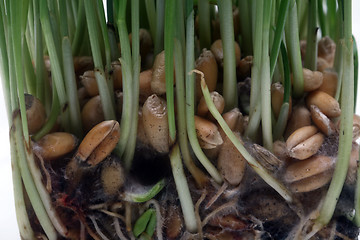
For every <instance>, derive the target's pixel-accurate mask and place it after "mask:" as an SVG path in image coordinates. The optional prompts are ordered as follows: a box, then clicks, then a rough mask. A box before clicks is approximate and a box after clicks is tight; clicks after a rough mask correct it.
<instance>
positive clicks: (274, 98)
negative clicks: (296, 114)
mask: <svg viewBox="0 0 360 240" xmlns="http://www.w3.org/2000/svg"><path fill="white" fill-rule="evenodd" d="M283 103H284V87H283V85H282V84H281V83H279V82H276V83H273V84H272V85H271V107H272V110H273V112H274V115H275V117H276V118H278V117H279V114H280V110H281V107H282V105H283ZM291 111H292V101H291V97H290V98H289V114H288V117H290V116H291Z"/></svg>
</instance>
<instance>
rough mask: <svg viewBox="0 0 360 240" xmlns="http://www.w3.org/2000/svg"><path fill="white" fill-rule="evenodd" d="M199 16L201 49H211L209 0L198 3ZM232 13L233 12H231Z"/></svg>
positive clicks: (201, 0)
mask: <svg viewBox="0 0 360 240" xmlns="http://www.w3.org/2000/svg"><path fill="white" fill-rule="evenodd" d="M198 12H199V13H198V15H199V40H200V49H203V48H206V49H210V46H211V28H210V24H211V21H210V4H209V1H208V0H199V1H198ZM231 13H232V11H231Z"/></svg>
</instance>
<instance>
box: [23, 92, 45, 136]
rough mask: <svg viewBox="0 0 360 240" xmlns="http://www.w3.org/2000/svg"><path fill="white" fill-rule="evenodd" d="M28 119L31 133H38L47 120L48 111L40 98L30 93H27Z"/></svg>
mask: <svg viewBox="0 0 360 240" xmlns="http://www.w3.org/2000/svg"><path fill="white" fill-rule="evenodd" d="M25 106H26V119H27V124H28V130H29V134H31V135H32V134H35V133H37V132H38V131H39V130H40V129H41V128H42V126H44V124H45V122H46V112H45V107H44V105H43V104H42V103H41V102H40V100H39V99H38V98H36V97H34V96H32V95H30V94H27V93H26V94H25Z"/></svg>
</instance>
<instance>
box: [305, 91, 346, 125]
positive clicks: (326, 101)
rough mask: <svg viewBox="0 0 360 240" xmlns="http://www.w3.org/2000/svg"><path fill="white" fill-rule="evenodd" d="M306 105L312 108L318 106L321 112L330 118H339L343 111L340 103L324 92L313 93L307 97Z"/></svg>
mask: <svg viewBox="0 0 360 240" xmlns="http://www.w3.org/2000/svg"><path fill="white" fill-rule="evenodd" d="M306 105H307V107H308V108H310V106H311V105H316V106H317V107H318V108H319V109H320V111H321V112H323V113H324V114H325V115H326V116H328V117H329V118H334V117H339V116H340V114H341V109H340V105H339V103H338V101H336V99H335V98H333V97H332V96H330V95H329V94H327V93H325V92H322V91H318V90H317V91H314V92H311V93H310V94H309V95H308V96H307V97H306Z"/></svg>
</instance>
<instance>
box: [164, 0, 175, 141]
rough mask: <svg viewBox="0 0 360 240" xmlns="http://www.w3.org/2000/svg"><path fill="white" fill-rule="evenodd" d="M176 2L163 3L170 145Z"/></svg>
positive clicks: (173, 126) (173, 139)
mask: <svg viewBox="0 0 360 240" xmlns="http://www.w3.org/2000/svg"><path fill="white" fill-rule="evenodd" d="M175 11H176V2H175V1H168V2H166V3H165V79H166V105H167V111H168V122H169V137H170V140H169V141H170V144H173V143H174V142H175V138H176V126H175V109H174V53H173V52H174V27H178V26H175Z"/></svg>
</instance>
